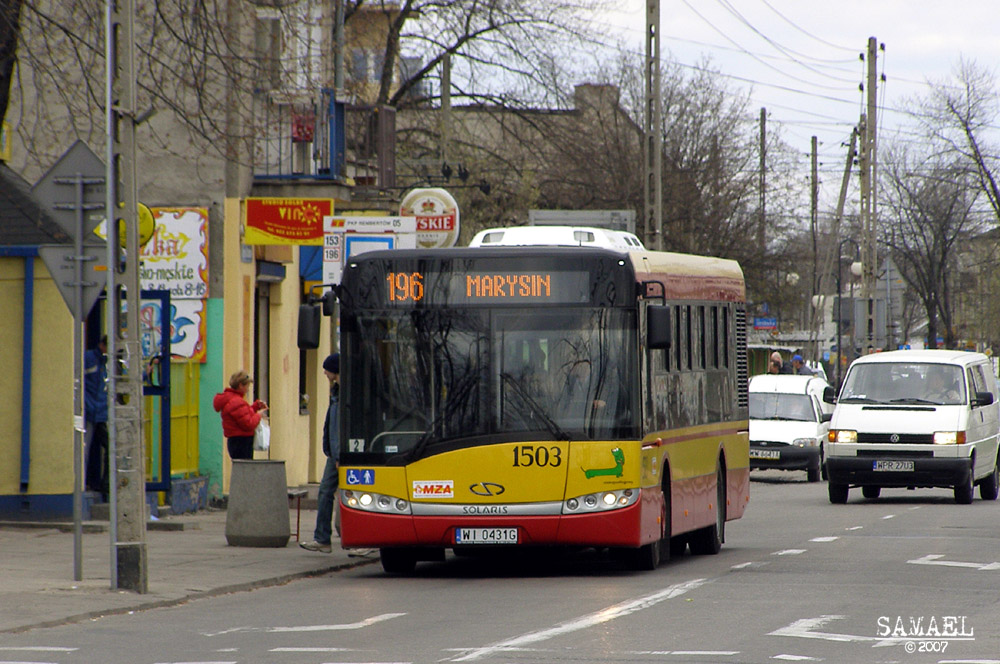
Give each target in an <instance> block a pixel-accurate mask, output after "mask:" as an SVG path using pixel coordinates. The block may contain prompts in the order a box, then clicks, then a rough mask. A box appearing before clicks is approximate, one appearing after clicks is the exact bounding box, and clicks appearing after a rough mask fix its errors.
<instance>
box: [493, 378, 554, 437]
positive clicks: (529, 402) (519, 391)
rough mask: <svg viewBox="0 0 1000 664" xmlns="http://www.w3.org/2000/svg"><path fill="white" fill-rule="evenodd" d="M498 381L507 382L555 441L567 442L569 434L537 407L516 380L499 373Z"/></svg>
mask: <svg viewBox="0 0 1000 664" xmlns="http://www.w3.org/2000/svg"><path fill="white" fill-rule="evenodd" d="M500 379H501V380H504V381H507V383H508V384H509V385H510V386H511V387H513V388H514V392H515V393H516V394H517V396H518V397H520V398H521V400H522V401H524V403H525V404H527V406H528V408H529V409H531V410H532V411H533V412H534V413H535V414H536V415H537V416H538V418H539V419H540V420H541V421H542V424H544V425H545V428H546V429H548V430H549V433H551V434H552V435H553V436H555V437H556V440H569V434H568V433H566V432H565V431H563V430H562V428H560V426H559V425H558V424H556V423H555V422H554V421H553V420H552V418H550V417H549V416H548V414H547V413H546V412H545V409H543V408H542V407H541V406H540V405H538V402H537V401H535V400H534V399H533V398H532V397H531V395H530V394H528V393H527V392H526V391H525V389H524V387H523V386H522V385H521V384H520V383H518V382H517V379H515V378H514V377H513V376H511V375H510V374H509V373H501V374H500Z"/></svg>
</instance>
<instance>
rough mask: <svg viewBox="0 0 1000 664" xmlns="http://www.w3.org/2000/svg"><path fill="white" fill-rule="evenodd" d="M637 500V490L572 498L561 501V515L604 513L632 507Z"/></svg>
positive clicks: (604, 492) (623, 490) (603, 492)
mask: <svg viewBox="0 0 1000 664" xmlns="http://www.w3.org/2000/svg"><path fill="white" fill-rule="evenodd" d="M638 500H639V490H638V489H620V490H618V491H601V492H599V493H588V494H587V495H585V496H574V497H573V498H567V499H566V500H565V501H563V507H562V513H563V514H587V513H589V512H606V511H608V510H616V509H621V508H623V507H628V506H629V505H634V504H635V503H636V502H637V501H638Z"/></svg>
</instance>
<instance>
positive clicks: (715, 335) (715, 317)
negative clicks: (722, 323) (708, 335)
mask: <svg viewBox="0 0 1000 664" xmlns="http://www.w3.org/2000/svg"><path fill="white" fill-rule="evenodd" d="M709 327H710V328H711V330H712V343H711V344H710V345H709V348H711V349H712V351H711V357H712V368H713V369H718V368H719V307H717V306H716V305H714V304H713V305H712V322H711V323H710V324H709Z"/></svg>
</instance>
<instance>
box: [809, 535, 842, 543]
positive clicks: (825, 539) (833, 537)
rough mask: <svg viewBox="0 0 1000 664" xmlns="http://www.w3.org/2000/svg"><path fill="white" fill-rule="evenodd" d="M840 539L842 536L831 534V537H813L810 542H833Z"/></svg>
mask: <svg viewBox="0 0 1000 664" xmlns="http://www.w3.org/2000/svg"><path fill="white" fill-rule="evenodd" d="M838 539H840V538H839V537H837V536H836V535H831V536H829V537H814V538H812V539H811V540H809V541H810V542H833V541H836V540H838Z"/></svg>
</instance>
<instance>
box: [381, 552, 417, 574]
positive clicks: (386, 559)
mask: <svg viewBox="0 0 1000 664" xmlns="http://www.w3.org/2000/svg"><path fill="white" fill-rule="evenodd" d="M379 554H380V555H381V557H382V569H384V570H385V571H386V573H387V574H412V573H413V570H415V569H416V568H417V557H416V555H414V553H413V552H412V551H410V550H409V549H379Z"/></svg>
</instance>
